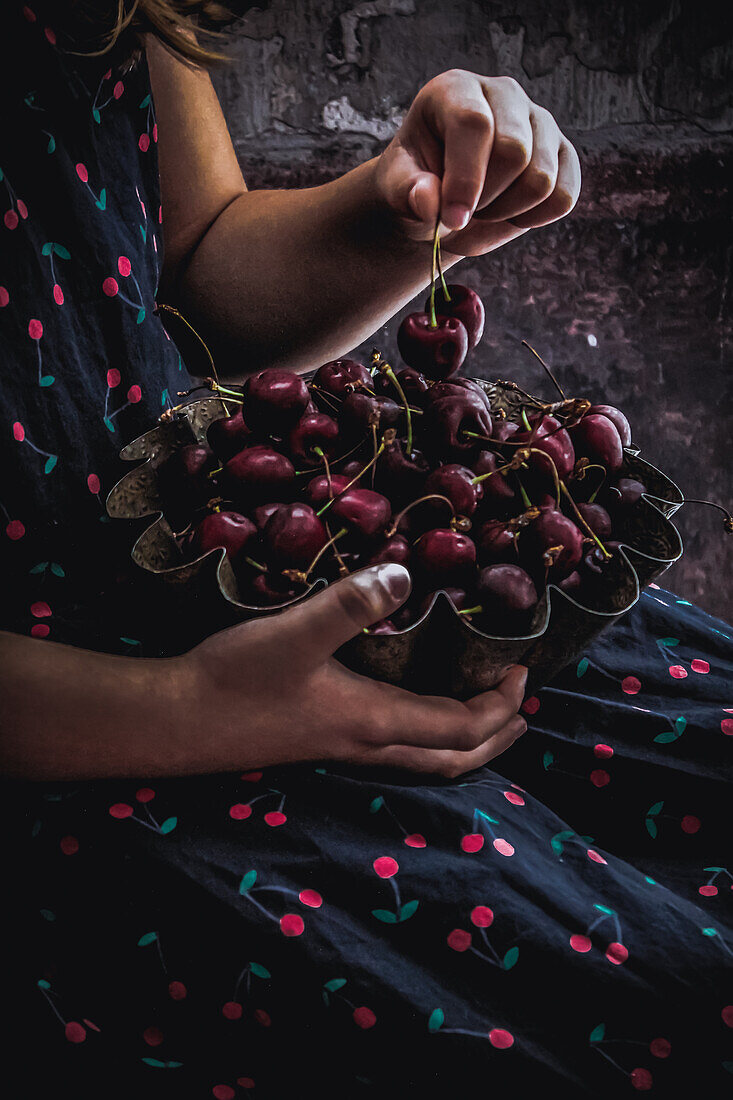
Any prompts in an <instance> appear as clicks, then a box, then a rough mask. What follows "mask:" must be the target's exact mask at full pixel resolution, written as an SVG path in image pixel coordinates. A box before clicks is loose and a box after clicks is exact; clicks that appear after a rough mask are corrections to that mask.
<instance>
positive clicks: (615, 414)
mask: <svg viewBox="0 0 733 1100" xmlns="http://www.w3.org/2000/svg"><path fill="white" fill-rule="evenodd" d="M588 413H589V414H591V413H593V414H595V413H598V414H599V415H600V416H605V417H607V418H608V419H609V420H610V421H611V423H612V424H614V425H615V426H616V431H617V432H618V434H619V438H620V440H621V444H622V446H624V447H630V446H631V425H630V424H629V422H628V420H627V419H626V417H625V416H624V414H623V413H622V412H621V410H620V409H617V408H616V407H615V405H591V407H590V409H589V410H588Z"/></svg>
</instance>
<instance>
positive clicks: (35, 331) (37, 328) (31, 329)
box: [28, 317, 43, 340]
mask: <svg viewBox="0 0 733 1100" xmlns="http://www.w3.org/2000/svg"><path fill="white" fill-rule="evenodd" d="M28 335H29V336H30V338H31V340H40V339H41V337H42V336H43V325H42V324H41V322H40V321H38V320H36V318H35V317H32V318H31V320H30V321H29V322H28Z"/></svg>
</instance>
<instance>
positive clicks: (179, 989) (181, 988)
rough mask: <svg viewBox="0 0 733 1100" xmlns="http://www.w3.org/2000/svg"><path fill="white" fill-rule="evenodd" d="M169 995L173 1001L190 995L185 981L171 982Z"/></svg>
mask: <svg viewBox="0 0 733 1100" xmlns="http://www.w3.org/2000/svg"><path fill="white" fill-rule="evenodd" d="M168 995H169V997H170V998H171V1000H172V1001H183V1000H185V999H186V997H187V995H188V990H187V989H186V987H185V985H184V984H183V982H169V983H168Z"/></svg>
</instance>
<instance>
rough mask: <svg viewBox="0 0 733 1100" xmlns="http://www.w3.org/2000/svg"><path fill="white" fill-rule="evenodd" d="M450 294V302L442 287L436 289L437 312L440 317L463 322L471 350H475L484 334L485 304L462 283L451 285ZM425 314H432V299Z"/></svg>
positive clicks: (427, 304) (426, 305) (428, 301)
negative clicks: (454, 318) (453, 318)
mask: <svg viewBox="0 0 733 1100" xmlns="http://www.w3.org/2000/svg"><path fill="white" fill-rule="evenodd" d="M448 293H449V295H450V301H448V300H447V299H446V296H445V293H444V291H443V287H442V286H438V287H436V289H435V312H436V313H437V314H438V315H439V316H440V317H456V318H457V319H458V320H459V321H461V322H462V323H463V325H464V327H465V329H466V333H467V335H468V346H469V348H475V347H476V345H477V344H478V342H479V340H480V339H481V337H482V336H483V334H484V323H485V321H486V310H485V309H484V303H483V302H482V301H481V299H480V298H479V296H478V294H477V293H476V291H475V290H471V288H470V287H467V286H461V284H460V283H449V284H448ZM425 312H426V313H430V297H429V296H428V299H427V301H426V303H425Z"/></svg>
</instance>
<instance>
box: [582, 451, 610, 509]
mask: <svg viewBox="0 0 733 1100" xmlns="http://www.w3.org/2000/svg"><path fill="white" fill-rule="evenodd" d="M580 461H581V463H582V462H586V461H587V460H586V459H581V460H580ZM589 470H603V477H602V478H601V480H600V481H599V482H598V484H597V485H596V487H595V489H594V490H593V492H592V494H591V495H590V496H589V497H588V503H589V504H593V503H594V502H595V499H596V497H597V496H598V494H599V493H600V491H601V489H602V487H603V483H604V481H605V480H606V476H607V474H608V470H607V469H606V467H605V466H601V464H600V463H599V462H588V463H587V465H585V466H581V467H580V469H579V470H577V472H576V474H575V477H576V480H577V481H582V480H583V479H584V478H585V475H586V474H587V473H588V471H589Z"/></svg>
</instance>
